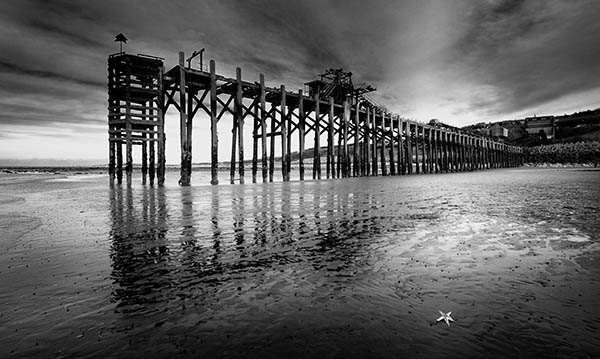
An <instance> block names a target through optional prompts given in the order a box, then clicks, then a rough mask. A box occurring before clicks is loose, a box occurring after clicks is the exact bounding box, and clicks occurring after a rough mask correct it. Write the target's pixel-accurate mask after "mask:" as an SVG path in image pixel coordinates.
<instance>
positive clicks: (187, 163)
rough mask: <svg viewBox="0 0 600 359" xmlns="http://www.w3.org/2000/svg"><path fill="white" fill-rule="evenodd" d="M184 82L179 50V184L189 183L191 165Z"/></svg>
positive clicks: (182, 54) (183, 67) (183, 69)
mask: <svg viewBox="0 0 600 359" xmlns="http://www.w3.org/2000/svg"><path fill="white" fill-rule="evenodd" d="M185 90H186V82H185V55H184V53H183V52H182V51H180V52H179V136H180V137H179V142H180V148H181V168H180V172H179V185H181V186H189V185H190V173H189V172H188V169H189V168H190V167H191V155H192V154H191V152H189V150H188V146H189V143H188V136H187V130H188V127H187V121H188V119H187V114H188V105H187V101H186V91H185Z"/></svg>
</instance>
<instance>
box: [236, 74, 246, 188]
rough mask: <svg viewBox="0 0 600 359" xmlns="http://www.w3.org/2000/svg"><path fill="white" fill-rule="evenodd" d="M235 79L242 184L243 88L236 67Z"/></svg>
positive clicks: (241, 182) (241, 181) (243, 179)
mask: <svg viewBox="0 0 600 359" xmlns="http://www.w3.org/2000/svg"><path fill="white" fill-rule="evenodd" d="M235 77H236V91H235V114H236V117H237V123H238V142H239V151H238V160H239V176H240V184H244V183H245V182H246V181H245V178H244V172H245V170H244V116H243V115H242V110H243V104H244V103H243V101H244V98H243V92H242V91H243V88H242V69H241V68H239V67H237V68H236V69H235Z"/></svg>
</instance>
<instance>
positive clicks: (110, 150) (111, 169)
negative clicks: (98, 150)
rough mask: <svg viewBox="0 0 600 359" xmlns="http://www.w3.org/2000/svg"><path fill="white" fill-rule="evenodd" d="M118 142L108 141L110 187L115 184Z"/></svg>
mask: <svg viewBox="0 0 600 359" xmlns="http://www.w3.org/2000/svg"><path fill="white" fill-rule="evenodd" d="M115 152H116V141H115V140H113V139H111V138H110V135H109V139H108V180H109V183H110V185H111V186H112V185H114V184H115V156H116V153H115Z"/></svg>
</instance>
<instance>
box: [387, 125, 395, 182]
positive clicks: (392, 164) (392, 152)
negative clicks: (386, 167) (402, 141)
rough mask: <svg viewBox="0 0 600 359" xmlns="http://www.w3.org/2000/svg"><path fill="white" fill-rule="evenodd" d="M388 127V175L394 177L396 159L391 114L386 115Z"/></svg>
mask: <svg viewBox="0 0 600 359" xmlns="http://www.w3.org/2000/svg"><path fill="white" fill-rule="evenodd" d="M388 119H389V127H390V132H389V133H390V175H391V176H395V175H396V159H395V147H396V146H394V118H393V117H392V114H389V115H388Z"/></svg>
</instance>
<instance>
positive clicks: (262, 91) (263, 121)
mask: <svg viewBox="0 0 600 359" xmlns="http://www.w3.org/2000/svg"><path fill="white" fill-rule="evenodd" d="M265 97H266V92H265V75H263V74H260V131H261V153H262V177H263V183H264V182H267V178H268V177H267V176H268V166H267V122H266V118H267V105H266V100H265Z"/></svg>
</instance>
